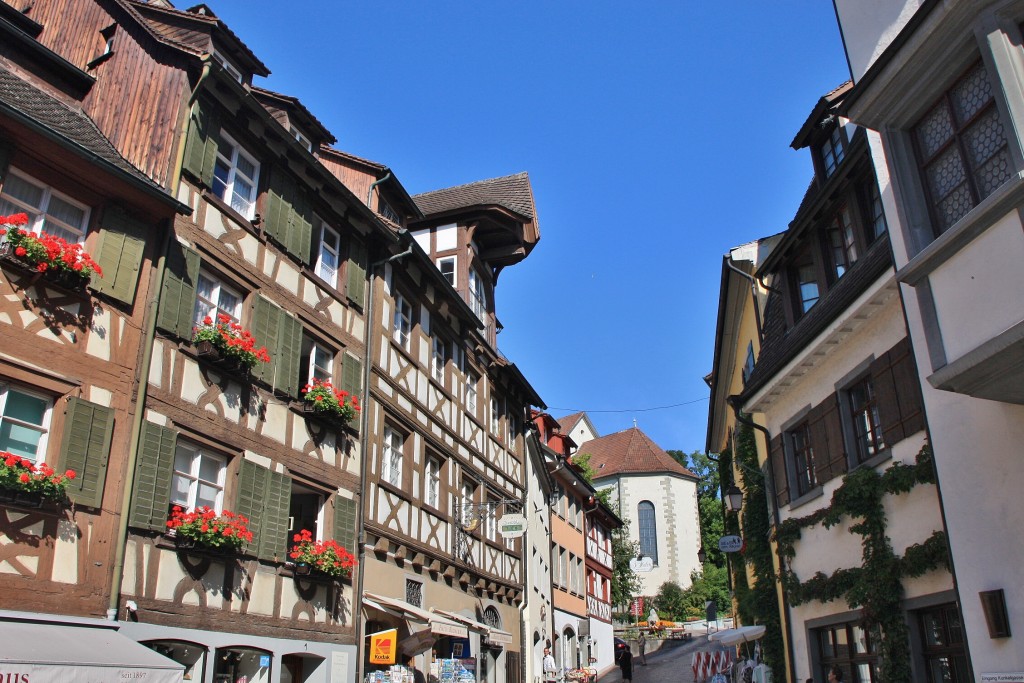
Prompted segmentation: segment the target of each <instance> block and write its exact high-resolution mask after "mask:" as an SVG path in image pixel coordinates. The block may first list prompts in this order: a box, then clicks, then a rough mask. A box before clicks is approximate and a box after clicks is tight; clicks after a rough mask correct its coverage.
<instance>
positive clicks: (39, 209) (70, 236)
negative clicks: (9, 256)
mask: <svg viewBox="0 0 1024 683" xmlns="http://www.w3.org/2000/svg"><path fill="white" fill-rule="evenodd" d="M12 176H13V177H16V178H18V179H19V180H21V181H22V182H24V183H27V184H28V185H32V186H33V187H35V188H37V189H38V190H40V191H41V192H42V196H41V197H40V199H39V206H32V205H31V204H29V203H28V202H27V201H26V200H24V199H18V198H17V197H14V196H12V195H11V194H10V193H9V192H8V189H7V188H8V184H7V183H8V181H5V182H4V184H3V187H0V214H12V213H25V214H28V224H27V225H26V226H25V229H26V230H28V231H30V232H33V233H35V234H36V235H38V234H40V233H42V232H45V233H46V234H48V235H54V236H55V237H62V238H64V239H65V240H67V241H68V242H69V243H71V244H83V243H84V242H85V233H86V232H87V231H88V228H89V216H90V215H91V213H92V210H91V209H90V208H89V206H87V205H86V204H83V203H82V202H79V201H75V200H74V199H72V198H71V197H69V196H68V195H66V194H64V193H63V192H59V191H57V190H55V189H53V188H52V187H50V186H49V185H47V184H46V183H44V182H42V181H40V180H37V179H36V178H33V177H32V176H30V175H29V174H27V173H24V172H22V171H19V170H18V169H16V168H14V167H13V166H12V167H11V168H10V169H9V170H8V172H7V177H8V178H10V177H12ZM53 199H58V200H60V201H62V202H65V203H67V204H70V205H71V206H73V207H74V208H76V209H79V210H81V211H82V223H81V224H80V225H72V224H70V223H66V222H64V221H62V220H60V219H59V218H55V217H54V216H51V215H49V213H48V212H49V210H50V203H51V202H52V201H53ZM4 203H6V204H7V205H8V206H10V207H12V208H8V209H3V208H2V207H3V205H4Z"/></svg>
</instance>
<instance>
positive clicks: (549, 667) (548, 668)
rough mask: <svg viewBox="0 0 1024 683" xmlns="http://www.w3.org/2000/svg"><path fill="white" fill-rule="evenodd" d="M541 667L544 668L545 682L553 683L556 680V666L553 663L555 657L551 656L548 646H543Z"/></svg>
mask: <svg viewBox="0 0 1024 683" xmlns="http://www.w3.org/2000/svg"><path fill="white" fill-rule="evenodd" d="M541 668H542V669H543V670H544V681H545V683H554V682H555V681H556V680H558V666H557V665H556V664H555V658H554V657H552V656H551V649H550V648H544V662H543V664H542V665H541Z"/></svg>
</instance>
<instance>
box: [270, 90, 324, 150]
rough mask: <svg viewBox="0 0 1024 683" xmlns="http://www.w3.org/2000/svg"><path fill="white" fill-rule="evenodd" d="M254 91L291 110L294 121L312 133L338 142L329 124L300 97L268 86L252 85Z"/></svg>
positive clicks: (290, 114) (290, 113)
mask: <svg viewBox="0 0 1024 683" xmlns="http://www.w3.org/2000/svg"><path fill="white" fill-rule="evenodd" d="M252 93H253V95H255V96H256V98H257V99H259V98H261V97H262V98H265V99H267V100H270V101H276V102H278V103H279V104H280V105H281V107H282V108H284V109H286V110H287V111H288V112H289V116H294V119H293V120H294V121H295V123H297V124H298V125H300V126H303V127H305V128H306V129H307V130H308V131H309V134H310V135H313V136H316V137H318V138H321V139H322V140H323V141H324V142H327V143H332V142H336V141H337V138H335V137H334V134H333V133H331V131H329V130H327V126H325V125H324V124H323V123H321V122H320V120H319V119H318V118H317V117H316V116H314V115H313V112H311V111H310V110H309V109H307V108H306V105H304V104H302V102H300V101H299V98H298V97H293V96H291V95H284V94H282V93H279V92H274V91H273V90H267V89H266V88H260V87H258V86H255V85H254V86H252Z"/></svg>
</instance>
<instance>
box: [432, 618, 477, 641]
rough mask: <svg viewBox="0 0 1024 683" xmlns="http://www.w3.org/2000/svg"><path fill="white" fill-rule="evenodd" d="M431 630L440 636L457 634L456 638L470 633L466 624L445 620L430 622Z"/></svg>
mask: <svg viewBox="0 0 1024 683" xmlns="http://www.w3.org/2000/svg"><path fill="white" fill-rule="evenodd" d="M430 632H431V633H436V634H437V635H439V636H455V637H456V638H465V637H466V635H467V633H468V632H467V631H466V627H465V626H459V625H458V624H447V623H445V622H443V621H432V622H430Z"/></svg>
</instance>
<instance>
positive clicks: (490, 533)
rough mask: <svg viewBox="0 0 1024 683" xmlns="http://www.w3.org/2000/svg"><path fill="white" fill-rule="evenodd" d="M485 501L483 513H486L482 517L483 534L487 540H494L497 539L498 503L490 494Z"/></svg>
mask: <svg viewBox="0 0 1024 683" xmlns="http://www.w3.org/2000/svg"><path fill="white" fill-rule="evenodd" d="M487 503H488V504H487V507H486V508H485V510H486V512H485V513H484V514H485V515H486V516H485V517H484V535H485V536H487V540H489V541H496V540H497V539H498V505H497V503H496V501H494V500H492V499H491V498H490V496H488V499H487Z"/></svg>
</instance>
